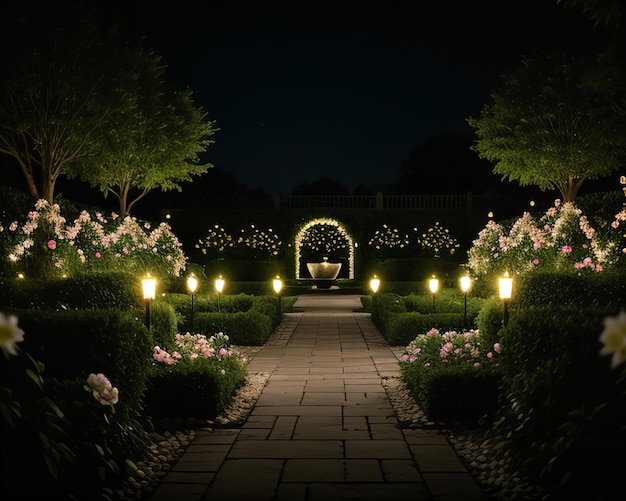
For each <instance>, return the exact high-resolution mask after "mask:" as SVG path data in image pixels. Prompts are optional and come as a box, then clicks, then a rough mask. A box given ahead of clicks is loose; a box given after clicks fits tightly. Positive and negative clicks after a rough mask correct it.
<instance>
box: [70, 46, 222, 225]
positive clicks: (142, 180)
mask: <svg viewBox="0 0 626 501" xmlns="http://www.w3.org/2000/svg"><path fill="white" fill-rule="evenodd" d="M123 55H124V56H125V58H124V59H121V58H118V75H119V78H120V81H119V85H118V86H117V89H119V90H118V92H119V94H120V95H119V97H118V98H116V102H117V103H119V104H118V106H117V107H116V109H115V111H114V112H113V113H112V116H111V118H112V120H111V121H110V123H111V127H110V129H109V130H108V131H107V134H106V135H105V136H104V137H103V140H102V141H101V143H100V145H99V146H100V148H99V151H98V154H97V155H94V156H92V157H90V158H84V159H82V161H81V162H76V163H75V164H73V167H72V169H71V170H70V172H69V173H68V175H69V176H70V177H74V178H79V179H81V180H82V181H85V182H88V183H89V184H90V185H91V186H94V187H97V188H100V190H101V191H102V192H103V193H104V195H105V197H106V196H107V195H108V194H112V195H114V196H115V197H117V199H118V200H119V210H120V214H121V215H122V216H125V215H127V214H128V213H129V212H130V210H131V209H132V207H133V205H134V204H135V203H137V202H138V201H139V200H141V199H142V198H143V197H145V196H146V195H147V194H148V193H149V192H150V191H151V190H153V189H157V188H158V189H161V190H162V191H168V190H172V189H175V190H178V191H181V189H182V188H181V186H180V183H181V182H184V181H191V180H192V176H193V175H200V174H204V173H205V172H206V171H207V169H208V168H210V167H212V165H211V164H208V163H205V164H202V163H200V158H199V154H200V153H203V152H205V151H206V147H207V146H208V145H209V144H211V143H212V142H213V141H211V139H210V137H211V136H212V135H213V134H214V133H215V131H216V130H217V129H215V128H214V122H213V121H210V120H207V115H206V113H205V112H204V111H203V110H202V108H200V107H196V106H195V105H194V102H193V95H192V92H191V91H190V90H189V89H186V90H184V91H172V90H170V89H169V88H168V87H167V85H166V84H165V81H164V72H165V68H166V67H165V66H164V65H163V64H162V63H161V58H160V57H158V56H157V55H156V54H154V52H152V51H149V50H145V49H143V48H141V47H136V48H134V49H132V50H128V51H126V52H125V53H124V54H123Z"/></svg>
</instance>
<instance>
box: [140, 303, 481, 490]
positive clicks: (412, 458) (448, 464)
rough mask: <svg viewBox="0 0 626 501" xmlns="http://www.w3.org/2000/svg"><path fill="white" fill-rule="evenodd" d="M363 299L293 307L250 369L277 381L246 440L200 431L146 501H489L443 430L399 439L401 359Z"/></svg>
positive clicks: (249, 424)
mask: <svg viewBox="0 0 626 501" xmlns="http://www.w3.org/2000/svg"><path fill="white" fill-rule="evenodd" d="M360 309H361V302H360V299H359V297H358V296H353V295H341V294H335V293H333V292H330V291H329V292H328V293H315V294H305V295H301V296H299V297H298V300H297V301H296V303H295V305H294V312H290V313H286V314H285V315H284V320H283V322H282V323H281V325H280V326H279V328H278V329H277V330H276V332H275V333H274V334H273V335H272V337H271V338H270V340H268V342H267V343H266V345H265V346H264V347H262V348H261V349H260V350H259V351H258V352H257V353H256V354H255V355H254V356H253V357H252V359H251V360H250V362H249V364H248V371H250V372H266V373H270V377H269V379H268V381H267V384H266V386H265V388H264V389H263V392H262V394H261V395H260V397H259V399H258V401H257V402H256V405H255V406H254V408H253V409H252V411H251V413H250V415H249V417H248V419H247V421H246V423H244V425H243V426H242V427H241V429H240V430H239V429H236V430H215V431H212V432H210V431H207V432H199V433H198V434H197V436H196V437H195V439H194V440H193V441H192V443H191V445H190V446H189V447H188V449H187V450H186V451H185V453H184V455H183V456H182V458H181V459H180V461H179V462H178V463H177V464H176V465H175V466H174V467H173V468H172V470H171V471H170V472H169V473H168V475H166V476H165V477H164V478H163V480H162V482H161V484H160V486H159V487H158V488H157V489H156V490H155V492H154V493H153V494H152V495H151V496H150V497H149V499H150V500H151V501H161V500H163V501H165V500H167V501H169V500H170V499H176V500H177V501H222V500H223V501H248V500H249V501H283V500H284V501H329V500H332V501H340V500H350V499H358V500H360V501H364V500H365V501H368V500H386V499H415V500H420V501H486V500H487V499H488V498H487V496H486V495H485V494H484V493H483V492H482V491H481V489H480V487H479V486H478V484H477V483H476V482H475V480H474V479H473V477H472V476H471V475H470V474H469V472H468V471H467V470H466V468H465V467H464V466H463V464H462V462H461V461H460V459H459V457H458V456H457V454H456V452H455V450H454V448H453V447H452V446H451V445H450V444H449V442H448V441H447V439H446V438H445V436H444V435H442V434H441V433H439V432H438V431H436V430H432V429H427V430H420V429H401V427H400V426H399V423H398V421H397V419H396V417H395V415H394V411H393V407H392V406H391V403H390V401H389V399H388V397H387V394H386V392H385V388H384V386H383V384H382V380H383V378H388V377H398V376H399V367H398V359H397V353H394V351H393V350H392V349H391V348H390V347H389V346H388V345H387V343H386V341H385V339H384V338H383V337H382V335H381V334H380V333H379V332H378V330H377V329H376V327H375V326H374V325H373V323H372V321H371V318H370V315H369V314H368V313H364V312H362V311H359V310H360Z"/></svg>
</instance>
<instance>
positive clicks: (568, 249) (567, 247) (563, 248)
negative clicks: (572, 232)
mask: <svg viewBox="0 0 626 501" xmlns="http://www.w3.org/2000/svg"><path fill="white" fill-rule="evenodd" d="M561 250H562V251H563V252H564V253H565V254H569V253H570V252H572V248H571V247H570V246H569V245H564V246H563V247H561Z"/></svg>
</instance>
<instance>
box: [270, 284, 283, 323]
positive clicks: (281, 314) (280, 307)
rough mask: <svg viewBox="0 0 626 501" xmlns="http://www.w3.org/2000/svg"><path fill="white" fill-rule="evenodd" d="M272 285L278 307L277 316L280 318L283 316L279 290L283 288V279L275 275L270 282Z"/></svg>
mask: <svg viewBox="0 0 626 501" xmlns="http://www.w3.org/2000/svg"><path fill="white" fill-rule="evenodd" d="M272 285H273V287H274V292H275V293H276V295H277V296H278V308H277V310H276V311H278V318H279V319H280V318H282V316H283V305H282V300H281V298H280V292H281V291H282V290H283V281H282V280H281V279H280V276H278V275H276V278H275V279H274V281H273V282H272Z"/></svg>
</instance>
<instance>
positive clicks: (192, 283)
mask: <svg viewBox="0 0 626 501" xmlns="http://www.w3.org/2000/svg"><path fill="white" fill-rule="evenodd" d="M187 289H189V292H190V294H191V315H190V318H189V330H190V331H191V333H192V334H193V300H194V295H195V294H196V290H197V289H198V278H197V277H196V275H194V273H193V272H191V274H190V275H189V276H188V277H187Z"/></svg>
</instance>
